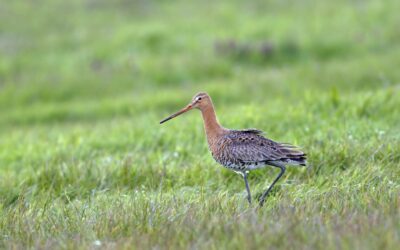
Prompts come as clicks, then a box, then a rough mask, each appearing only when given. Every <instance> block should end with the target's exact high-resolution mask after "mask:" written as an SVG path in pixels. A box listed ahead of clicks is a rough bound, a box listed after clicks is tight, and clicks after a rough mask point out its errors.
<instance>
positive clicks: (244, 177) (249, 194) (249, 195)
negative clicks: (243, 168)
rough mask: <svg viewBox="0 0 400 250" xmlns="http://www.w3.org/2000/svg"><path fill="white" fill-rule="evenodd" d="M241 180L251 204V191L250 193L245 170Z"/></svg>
mask: <svg viewBox="0 0 400 250" xmlns="http://www.w3.org/2000/svg"><path fill="white" fill-rule="evenodd" d="M243 180H244V183H245V184H246V190H247V200H248V201H249V204H251V193H250V187H249V182H248V181H247V172H243Z"/></svg>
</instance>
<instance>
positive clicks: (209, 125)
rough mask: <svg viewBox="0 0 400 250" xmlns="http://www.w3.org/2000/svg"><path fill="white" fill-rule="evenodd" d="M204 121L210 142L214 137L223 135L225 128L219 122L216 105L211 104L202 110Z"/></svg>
mask: <svg viewBox="0 0 400 250" xmlns="http://www.w3.org/2000/svg"><path fill="white" fill-rule="evenodd" d="M201 114H202V116H203V121H204V130H205V131H206V135H207V140H208V143H209V144H210V143H211V141H212V140H213V138H216V137H217V136H218V135H221V134H222V133H223V132H224V130H225V129H224V128H223V127H222V126H221V125H220V124H219V122H218V119H217V115H216V114H215V110H214V106H213V105H212V103H211V105H209V106H207V107H205V108H204V109H202V110H201Z"/></svg>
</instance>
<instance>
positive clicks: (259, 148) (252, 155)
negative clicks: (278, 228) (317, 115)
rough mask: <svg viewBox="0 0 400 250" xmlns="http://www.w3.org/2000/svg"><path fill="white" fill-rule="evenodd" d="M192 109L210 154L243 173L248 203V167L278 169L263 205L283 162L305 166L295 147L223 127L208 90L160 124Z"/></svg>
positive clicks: (256, 132)
mask: <svg viewBox="0 0 400 250" xmlns="http://www.w3.org/2000/svg"><path fill="white" fill-rule="evenodd" d="M194 108H196V109H199V110H200V111H201V114H202V116H203V120H204V129H205V132H206V135H207V142H208V146H209V148H210V151H211V153H212V156H213V157H214V159H215V160H216V161H217V162H218V163H220V164H221V165H223V166H224V167H226V168H229V169H231V170H233V171H235V172H236V173H239V174H241V175H242V176H243V179H244V181H245V184H246V190H247V194H248V196H247V199H248V201H249V203H251V193H250V188H249V184H248V181H247V175H248V173H249V171H250V170H253V169H257V168H261V167H264V166H267V165H269V166H274V167H277V168H280V170H281V172H280V173H279V175H278V176H277V177H276V179H275V180H274V181H273V183H272V184H271V185H270V187H269V188H268V189H267V190H266V191H265V192H264V193H263V195H262V196H261V198H260V205H261V206H262V205H263V204H264V201H265V198H266V196H267V195H268V193H269V191H270V190H271V189H272V187H273V186H274V185H275V183H276V182H277V181H278V180H279V179H280V178H281V177H282V175H283V173H284V172H285V166H286V165H302V166H305V165H306V154H304V153H303V152H302V151H300V150H299V149H298V148H297V147H295V146H292V145H290V144H287V143H279V142H275V141H273V140H270V139H267V138H265V137H264V136H263V135H262V131H260V130H257V129H245V130H230V129H226V128H224V127H222V126H221V125H220V124H219V122H218V120H217V116H216V115H215V110H214V106H213V103H212V101H211V98H210V96H209V95H208V94H207V93H198V94H197V95H195V96H194V97H193V100H192V101H191V103H190V104H189V105H187V106H186V107H185V108H183V109H182V110H180V111H178V112H177V113H175V114H173V115H171V116H169V117H168V118H166V119H164V120H162V121H161V122H160V123H164V122H166V121H168V120H170V119H172V118H174V117H176V116H178V115H180V114H183V113H185V112H187V111H189V110H191V109H194Z"/></svg>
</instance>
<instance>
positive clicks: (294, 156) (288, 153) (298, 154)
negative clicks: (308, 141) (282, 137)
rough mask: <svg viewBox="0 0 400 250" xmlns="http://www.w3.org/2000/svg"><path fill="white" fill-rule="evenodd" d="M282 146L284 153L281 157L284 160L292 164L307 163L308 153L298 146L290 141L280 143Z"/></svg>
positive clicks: (304, 164)
mask: <svg viewBox="0 0 400 250" xmlns="http://www.w3.org/2000/svg"><path fill="white" fill-rule="evenodd" d="M280 146H281V148H280V150H281V152H282V153H283V157H282V158H281V159H280V160H281V161H282V162H284V163H286V164H290V165H299V166H306V165H307V155H306V154H305V153H304V152H302V151H301V150H300V149H299V148H298V147H296V146H293V145H291V144H288V143H280Z"/></svg>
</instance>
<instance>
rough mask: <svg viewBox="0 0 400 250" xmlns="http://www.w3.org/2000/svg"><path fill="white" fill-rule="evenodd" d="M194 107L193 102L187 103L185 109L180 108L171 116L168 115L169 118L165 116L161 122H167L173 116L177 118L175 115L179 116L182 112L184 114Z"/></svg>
mask: <svg viewBox="0 0 400 250" xmlns="http://www.w3.org/2000/svg"><path fill="white" fill-rule="evenodd" d="M192 108H193V105H192V104H189V105H187V106H186V107H184V108H183V109H181V110H179V111H178V112H176V113H175V114H173V115H170V116H168V117H167V118H165V119H164V120H162V121H160V124H162V123H164V122H166V121H169V120H171V119H172V118H175V117H177V116H178V115H181V114H183V113H185V112H187V111H189V110H191V109H192Z"/></svg>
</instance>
